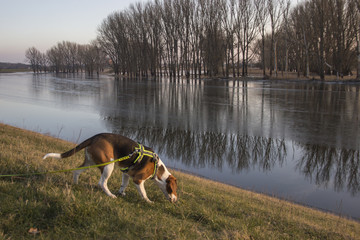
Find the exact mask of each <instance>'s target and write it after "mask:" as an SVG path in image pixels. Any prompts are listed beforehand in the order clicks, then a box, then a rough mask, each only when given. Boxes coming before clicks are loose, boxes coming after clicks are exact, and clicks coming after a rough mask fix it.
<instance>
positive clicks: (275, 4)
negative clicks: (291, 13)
mask: <svg viewBox="0 0 360 240" xmlns="http://www.w3.org/2000/svg"><path fill="white" fill-rule="evenodd" d="M283 6H284V0H267V7H268V12H269V17H270V26H271V52H270V76H271V75H272V70H274V72H275V76H277V56H276V49H277V45H276V44H277V39H276V33H277V32H278V29H279V27H280V23H281V22H280V21H281V15H282V12H283V11H282V8H283Z"/></svg>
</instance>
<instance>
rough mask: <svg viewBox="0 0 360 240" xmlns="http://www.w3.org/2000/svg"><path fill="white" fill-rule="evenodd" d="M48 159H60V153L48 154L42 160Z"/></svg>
mask: <svg viewBox="0 0 360 240" xmlns="http://www.w3.org/2000/svg"><path fill="white" fill-rule="evenodd" d="M49 157H52V158H57V159H61V154H60V153H48V154H46V155H45V156H44V157H43V159H46V158H49Z"/></svg>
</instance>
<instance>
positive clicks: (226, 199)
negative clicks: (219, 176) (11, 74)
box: [0, 123, 360, 239]
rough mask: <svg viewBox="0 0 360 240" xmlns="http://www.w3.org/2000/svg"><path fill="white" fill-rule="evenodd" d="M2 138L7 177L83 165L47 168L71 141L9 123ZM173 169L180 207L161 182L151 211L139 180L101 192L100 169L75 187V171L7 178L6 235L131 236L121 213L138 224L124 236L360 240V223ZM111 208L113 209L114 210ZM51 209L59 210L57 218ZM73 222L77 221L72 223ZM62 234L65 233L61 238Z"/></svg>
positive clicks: (1, 127)
mask: <svg viewBox="0 0 360 240" xmlns="http://www.w3.org/2000/svg"><path fill="white" fill-rule="evenodd" d="M0 133H1V134H0V147H1V149H2V151H1V153H0V160H1V161H0V172H1V174H6V173H9V172H10V173H24V172H35V171H39V170H42V171H43V170H46V171H49V170H52V169H54V168H55V169H68V168H71V167H74V166H77V165H78V164H79V163H81V162H82V158H83V154H82V153H78V154H76V155H74V156H73V157H71V159H70V158H69V160H67V159H64V160H61V161H59V160H46V164H44V163H45V162H44V161H43V160H41V157H42V155H43V154H45V153H47V152H62V151H65V150H67V149H68V148H69V147H73V146H74V144H73V143H70V142H68V141H64V140H61V139H58V138H54V137H51V136H46V135H43V134H40V133H36V132H33V131H29V130H24V129H21V128H17V127H12V126H9V125H5V124H1V123H0ZM14 159H15V160H16V161H14ZM171 172H173V173H174V175H175V176H176V177H177V178H178V184H179V185H178V190H179V201H178V203H176V204H170V203H169V202H168V201H166V199H165V198H164V196H163V195H162V193H161V191H159V189H158V188H157V187H156V185H155V184H153V183H150V181H149V183H147V184H146V189H147V192H148V196H149V198H150V199H151V200H153V201H155V204H151V206H150V205H148V204H146V203H144V202H143V201H142V200H141V199H139V196H138V194H137V192H136V189H135V187H134V186H133V184H131V183H130V185H129V189H128V192H127V195H126V196H125V197H118V198H117V199H115V200H114V199H110V198H108V197H107V196H106V195H105V194H104V193H103V192H102V190H101V189H98V188H97V187H96V183H97V181H98V178H99V173H98V172H97V171H96V169H94V170H89V171H86V172H84V173H83V175H81V177H80V182H79V185H74V184H73V183H72V174H70V173H63V174H54V175H45V176H34V177H29V178H8V179H4V178H0V206H1V212H0V236H2V237H4V238H7V237H8V238H15V239H16V238H19V237H20V238H21V237H24V236H26V235H27V234H28V233H27V232H26V231H27V230H28V229H29V228H30V227H33V228H38V229H39V231H40V234H41V235H42V237H43V238H45V239H51V238H55V239H60V238H63V237H65V238H66V237H69V236H70V235H67V234H74V232H77V233H76V234H75V235H71V236H73V237H74V236H75V237H76V236H78V237H87V238H88V237H91V236H92V237H94V236H95V238H96V237H101V236H102V237H104V236H107V237H108V238H111V237H115V235H109V234H116V233H117V234H120V233H124V232H123V230H121V227H120V228H119V226H118V225H117V224H115V225H116V226H112V224H109V223H110V222H113V221H119V217H120V216H121V218H120V222H121V223H122V224H125V225H126V224H127V223H130V225H131V226H133V229H131V230H128V231H129V232H127V233H126V234H125V235H123V236H124V237H125V238H138V237H143V236H144V235H142V234H145V233H147V235H146V236H147V237H146V238H167V237H172V238H174V239H187V238H194V237H196V238H204V237H205V236H206V237H207V238H220V239H228V238H235V239H251V238H255V239H268V238H300V239H303V238H315V239H320V238H328V239H344V238H348V239H360V238H359V236H360V223H359V222H358V221H356V220H353V219H349V218H346V217H340V216H338V215H334V214H332V213H328V212H324V211H320V210H317V209H314V208H309V207H305V206H303V205H299V204H296V203H291V202H289V201H285V200H282V199H279V198H275V197H272V196H268V195H265V194H261V193H256V192H253V191H250V190H244V189H241V188H238V187H235V186H231V185H228V184H224V183H220V182H217V181H213V180H208V179H206V178H203V177H199V176H196V175H193V174H188V173H184V172H183V171H177V170H171ZM120 179H121V173H120V171H118V170H117V169H116V170H115V171H114V173H113V176H112V177H111V178H110V181H109V188H110V189H111V190H112V191H114V190H115V189H117V188H118V187H119V186H120V182H121V180H120ZM95 206H96V207H95ZM106 209H112V211H111V213H110V212H108V211H106ZM49 211H50V212H52V213H51V214H50V215H49ZM74 213H76V214H75V215H74ZM118 213H121V214H120V215H118ZM14 214H15V215H14ZM12 216H13V217H12ZM77 216H79V218H78V217H77ZM105 216H106V217H105ZM155 216H156V217H155ZM153 217H155V218H154V219H157V220H156V222H157V225H156V230H155V231H154V227H153V226H152V225H151V224H150V226H149V224H146V223H147V222H150V221H154V219H153ZM93 218H94V219H93ZM70 219H71V220H70ZM74 219H75V220H74ZM76 219H77V220H76ZM97 219H105V220H103V221H102V222H104V223H105V225H106V227H105V225H104V228H105V229H106V231H105V232H106V233H105V232H103V231H102V230H101V227H100V228H99V229H98V230H97V231H95V232H94V231H93V229H91V227H94V226H98V225H99V224H100V222H99V221H98V220H97ZM116 219H118V220H116ZM124 219H125V220H124ZM69 221H72V222H73V221H75V223H74V222H73V224H70V225H69V224H68V223H69ZM77 221H79V223H80V225H79V227H80V226H81V228H78V224H76V222H77ZM124 221H125V222H124ZM85 223H86V225H83V224H85ZM162 224H163V225H162ZM84 226H86V227H84ZM100 226H102V224H100ZM120 226H122V225H121V224H120ZM162 226H164V227H162ZM82 228H84V229H82ZM143 228H144V230H142V231H139V229H143ZM61 232H63V235H58V234H60V233H61ZM89 234H90V235H89ZM102 234H105V235H102ZM56 236H57V237H56ZM60 236H61V237H60ZM117 236H120V235H117ZM115 238H116V237H115Z"/></svg>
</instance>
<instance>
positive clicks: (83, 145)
mask: <svg viewBox="0 0 360 240" xmlns="http://www.w3.org/2000/svg"><path fill="white" fill-rule="evenodd" d="M94 137H95V136H94ZM94 137H91V138H89V139H87V140H85V141H83V142H82V143H80V144H79V145H77V146H76V147H74V148H73V149H71V150H69V151H67V152H64V153H48V154H46V155H45V156H44V157H43V159H46V158H49V157H52V158H57V159H62V158H67V157H70V156H72V155H74V154H75V153H77V152H79V151H80V150H81V149H83V148H86V147H87V146H89V145H90V144H91V143H92V141H93V139H94Z"/></svg>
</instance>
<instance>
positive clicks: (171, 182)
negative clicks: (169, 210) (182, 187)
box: [166, 175, 177, 203]
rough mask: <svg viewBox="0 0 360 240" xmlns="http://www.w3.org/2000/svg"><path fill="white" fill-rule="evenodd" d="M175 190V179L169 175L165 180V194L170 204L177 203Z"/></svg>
mask: <svg viewBox="0 0 360 240" xmlns="http://www.w3.org/2000/svg"><path fill="white" fill-rule="evenodd" d="M176 189H177V182H176V178H175V177H174V176H173V175H169V177H168V178H167V179H166V192H167V196H166V197H167V198H168V199H169V201H170V202H172V203H174V202H176V201H177V193H176Z"/></svg>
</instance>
